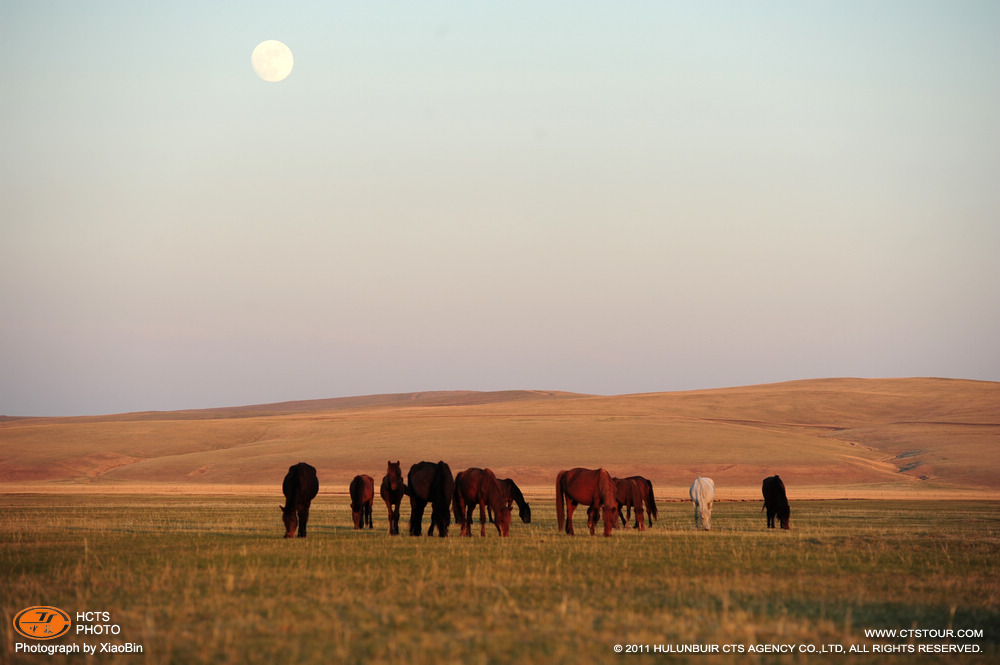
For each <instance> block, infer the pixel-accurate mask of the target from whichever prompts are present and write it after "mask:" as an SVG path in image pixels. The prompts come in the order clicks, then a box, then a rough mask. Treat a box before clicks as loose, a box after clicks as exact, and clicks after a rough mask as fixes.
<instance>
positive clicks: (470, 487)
mask: <svg viewBox="0 0 1000 665" xmlns="http://www.w3.org/2000/svg"><path fill="white" fill-rule="evenodd" d="M477 505H478V506H479V535H480V536H485V535H486V507H487V506H489V509H490V512H492V513H493V515H494V525H495V526H496V528H497V532H498V533H499V534H500V536H501V537H504V538H506V537H507V536H509V535H510V506H508V505H507V499H506V497H505V496H504V494H503V490H501V489H500V483H499V482H497V477H496V475H495V474H494V473H493V471H491V470H490V469H477V468H471V469H466V470H465V471H459V473H458V475H457V476H455V497H454V499H453V500H452V508H453V509H454V511H455V521H456V522H458V523H459V525H460V526H461V533H462V535H463V536H471V535H472V511H473V510H474V509H475V508H476V506H477Z"/></svg>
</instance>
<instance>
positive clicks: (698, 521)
mask: <svg viewBox="0 0 1000 665" xmlns="http://www.w3.org/2000/svg"><path fill="white" fill-rule="evenodd" d="M714 499H715V483H714V482H713V481H712V479H711V478H706V477H704V476H698V477H697V478H695V479H694V482H693V483H691V502H692V503H693V504H694V527H695V528H696V529H704V530H705V531H709V530H710V529H711V528H712V501H713V500H714Z"/></svg>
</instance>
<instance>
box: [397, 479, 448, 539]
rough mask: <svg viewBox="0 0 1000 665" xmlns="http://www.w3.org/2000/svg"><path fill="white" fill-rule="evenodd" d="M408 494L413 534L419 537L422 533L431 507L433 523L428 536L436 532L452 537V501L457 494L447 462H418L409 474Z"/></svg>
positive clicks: (411, 531)
mask: <svg viewBox="0 0 1000 665" xmlns="http://www.w3.org/2000/svg"><path fill="white" fill-rule="evenodd" d="M406 494H407V495H408V496H409V497H410V535H411V536H419V535H420V532H421V530H422V524H421V522H422V521H423V518H424V508H426V507H427V504H428V503H429V504H431V524H430V526H429V527H428V528H427V535H428V536H433V535H434V529H435V528H436V529H437V531H438V535H439V536H441V537H442V538H445V537H447V535H448V525H449V524H451V499H452V497H453V496H454V495H455V479H454V478H453V477H452V475H451V467H449V466H448V465H447V464H445V463H444V462H438V463H437V464H435V463H434V462H417V463H416V464H414V465H413V466H411V467H410V472H409V473H408V474H406Z"/></svg>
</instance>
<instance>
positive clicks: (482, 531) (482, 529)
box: [479, 501, 486, 538]
mask: <svg viewBox="0 0 1000 665" xmlns="http://www.w3.org/2000/svg"><path fill="white" fill-rule="evenodd" d="M479 535H480V537H483V538H485V537H486V502H485V501H480V502H479Z"/></svg>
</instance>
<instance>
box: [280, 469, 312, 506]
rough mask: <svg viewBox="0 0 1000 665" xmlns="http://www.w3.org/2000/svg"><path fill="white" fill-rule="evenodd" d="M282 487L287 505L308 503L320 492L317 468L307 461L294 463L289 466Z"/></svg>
mask: <svg viewBox="0 0 1000 665" xmlns="http://www.w3.org/2000/svg"><path fill="white" fill-rule="evenodd" d="M281 489H282V492H283V493H284V495H285V500H286V504H285V505H288V506H292V505H296V506H298V505H308V504H309V503H310V502H311V501H312V500H313V499H314V498H316V494H317V493H319V481H318V480H317V479H316V469H315V468H314V467H313V466H310V465H309V464H306V463H305V462H299V463H298V464H293V465H292V466H290V467H288V473H287V474H286V475H285V480H284V481H283V482H282V484H281Z"/></svg>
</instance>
